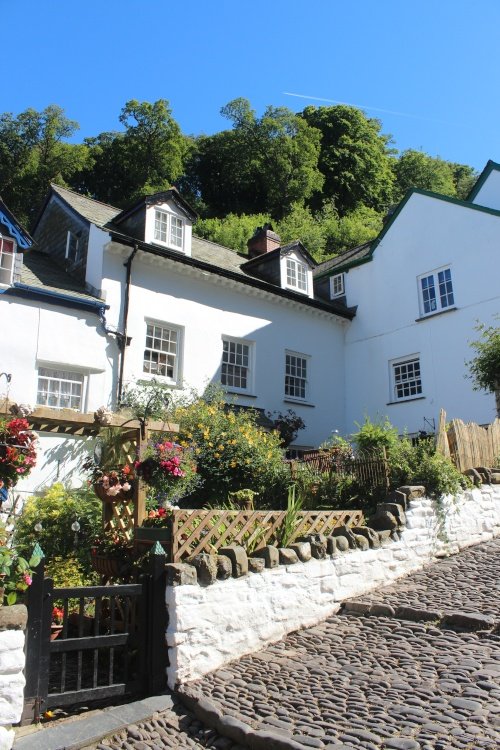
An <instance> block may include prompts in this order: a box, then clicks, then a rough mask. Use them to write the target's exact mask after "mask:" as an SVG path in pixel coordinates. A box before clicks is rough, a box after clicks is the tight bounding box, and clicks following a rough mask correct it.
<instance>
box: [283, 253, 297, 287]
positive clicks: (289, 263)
mask: <svg viewBox="0 0 500 750" xmlns="http://www.w3.org/2000/svg"><path fill="white" fill-rule="evenodd" d="M295 266H296V263H295V261H294V260H292V259H291V258H287V259H286V283H287V285H288V286H297V274H296V270H295Z"/></svg>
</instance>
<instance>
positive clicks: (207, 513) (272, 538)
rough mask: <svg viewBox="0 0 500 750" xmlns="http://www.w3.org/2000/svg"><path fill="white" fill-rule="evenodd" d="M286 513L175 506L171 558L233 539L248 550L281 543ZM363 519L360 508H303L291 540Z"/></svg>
mask: <svg viewBox="0 0 500 750" xmlns="http://www.w3.org/2000/svg"><path fill="white" fill-rule="evenodd" d="M285 516H286V511H278V510H270V511H263V510H256V511H251V510H243V511H233V510H218V509H214V510H176V511H174V512H173V515H172V518H171V524H172V539H171V543H172V556H171V559H172V562H179V561H180V560H182V559H183V558H184V557H188V556H190V555H195V554H198V553H199V552H209V553H210V552H212V553H213V552H215V551H217V550H218V549H220V548H221V547H224V546H227V545H229V544H232V543H238V544H241V545H242V546H244V547H245V548H246V550H247V551H248V552H251V551H252V550H253V549H256V548H257V547H261V546H263V545H265V544H278V543H279V539H280V531H281V527H282V525H283V522H284V520H285ZM363 520H364V519H363V513H362V511H360V510H354V511H348V510H324V511H301V512H300V513H298V516H297V523H296V528H295V531H294V533H293V536H292V538H291V540H290V542H293V540H295V539H297V538H298V537H300V536H303V535H304V534H320V533H321V534H325V535H328V534H330V533H331V532H332V531H333V529H334V528H336V527H337V526H343V525H346V526H359V525H360V524H361V523H363ZM290 542H289V543H290Z"/></svg>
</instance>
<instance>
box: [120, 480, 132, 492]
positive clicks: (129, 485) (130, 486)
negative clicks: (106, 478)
mask: <svg viewBox="0 0 500 750" xmlns="http://www.w3.org/2000/svg"><path fill="white" fill-rule="evenodd" d="M131 488H132V485H131V484H129V483H128V482H124V483H123V484H122V490H123V491H124V492H128V491H129V490H130V489H131Z"/></svg>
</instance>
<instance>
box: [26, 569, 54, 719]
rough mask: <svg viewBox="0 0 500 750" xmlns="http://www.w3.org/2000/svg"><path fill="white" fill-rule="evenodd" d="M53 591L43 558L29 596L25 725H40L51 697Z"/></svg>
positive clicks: (34, 573) (36, 571)
mask: <svg viewBox="0 0 500 750" xmlns="http://www.w3.org/2000/svg"><path fill="white" fill-rule="evenodd" d="M52 588H53V583H52V580H50V579H46V578H45V559H44V557H42V559H41V560H40V562H39V563H38V565H37V566H36V568H34V570H33V583H32V584H31V586H30V587H29V589H28V596H27V607H28V624H27V628H26V647H25V653H26V666H25V677H26V685H25V687H24V708H23V713H22V716H21V724H23V725H24V724H31V723H33V722H36V721H38V719H39V716H40V714H41V712H42V705H41V704H42V703H43V701H44V699H45V698H46V697H47V690H48V681H49V668H50V664H49V658H50V657H49V643H50V621H51V613H52Z"/></svg>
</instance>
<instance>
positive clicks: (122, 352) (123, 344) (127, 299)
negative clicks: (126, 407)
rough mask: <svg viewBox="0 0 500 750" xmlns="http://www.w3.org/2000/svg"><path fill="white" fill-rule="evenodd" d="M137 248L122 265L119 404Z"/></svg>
mask: <svg viewBox="0 0 500 750" xmlns="http://www.w3.org/2000/svg"><path fill="white" fill-rule="evenodd" d="M138 250H139V247H138V245H137V244H134V249H133V250H132V252H131V253H130V255H129V257H128V259H127V262H126V263H124V264H123V265H124V266H125V268H126V269H127V275H126V279H125V300H124V302H123V333H122V335H121V336H120V374H119V377H118V393H117V398H118V404H120V402H121V400H122V393H123V373H124V370H125V349H126V348H127V346H128V345H129V343H130V341H129V340H128V337H127V320H128V308H129V302H130V281H131V278H132V261H133V260H134V257H135V254H136V253H137V251H138Z"/></svg>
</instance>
